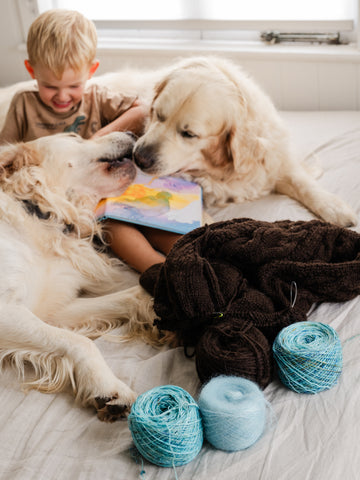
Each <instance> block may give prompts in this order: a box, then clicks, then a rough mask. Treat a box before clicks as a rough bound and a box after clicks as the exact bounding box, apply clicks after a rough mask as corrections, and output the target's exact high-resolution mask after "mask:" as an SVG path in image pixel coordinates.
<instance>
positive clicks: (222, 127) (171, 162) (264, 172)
mask: <svg viewBox="0 0 360 480" xmlns="http://www.w3.org/2000/svg"><path fill="white" fill-rule="evenodd" d="M134 157H135V162H136V163H137V165H138V166H139V167H140V168H141V169H142V170H144V171H145V172H147V173H150V174H153V175H174V174H175V175H180V176H182V177H184V178H187V179H189V180H193V181H195V182H197V183H199V184H200V185H201V186H202V188H203V196H204V202H205V205H206V206H210V205H225V204H227V203H229V202H243V201H245V200H253V199H256V198H258V197H260V196H262V195H266V194H268V193H269V192H272V191H275V192H278V193H282V194H285V195H288V196H290V197H292V198H294V199H296V200H298V201H299V202H300V203H302V204H303V205H305V206H306V207H307V208H308V209H309V210H311V211H312V212H313V213H315V214H316V215H317V216H319V217H320V218H322V219H324V220H326V221H329V222H333V223H335V224H338V225H340V226H350V225H354V224H356V222H357V218H356V215H355V213H354V212H353V211H352V210H351V209H350V207H349V206H347V205H346V204H345V202H343V201H342V200H341V199H340V198H338V197H337V196H335V195H333V194H331V193H329V192H327V191H325V190H324V189H323V188H322V187H321V186H320V185H319V183H318V182H317V181H316V180H315V179H314V178H313V177H312V175H311V174H310V173H308V172H307V171H306V170H305V168H304V167H303V166H302V165H301V163H300V162H299V161H297V159H296V158H295V155H294V152H293V151H292V147H291V144H290V141H289V135H288V132H287V130H286V128H285V126H284V124H283V122H282V120H281V119H280V116H279V115H278V113H277V111H276V109H275V107H274V106H273V104H272V102H271V101H270V99H269V98H268V97H267V96H266V95H265V94H264V93H263V92H262V91H261V89H260V88H259V87H258V86H257V85H256V84H255V83H254V82H253V81H252V80H251V79H250V78H249V77H248V76H247V75H246V74H245V73H244V72H243V71H242V70H241V69H240V68H239V67H237V66H235V65H234V64H233V63H231V62H229V61H227V60H223V59H220V58H212V57H210V58H190V59H187V60H184V61H182V62H180V63H178V64H176V65H174V66H173V67H172V68H170V69H169V71H168V72H167V73H166V74H165V75H163V77H162V78H161V80H159V81H158V83H157V84H156V86H155V90H154V95H153V100H152V102H151V109H150V119H149V122H148V125H147V128H146V131H145V134H144V135H143V136H142V137H141V138H140V139H139V140H138V141H137V143H136V145H135V150H134Z"/></svg>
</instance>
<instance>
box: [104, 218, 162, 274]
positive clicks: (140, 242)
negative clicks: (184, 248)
mask: <svg viewBox="0 0 360 480" xmlns="http://www.w3.org/2000/svg"><path fill="white" fill-rule="evenodd" d="M106 232H107V241H108V242H109V244H110V248H111V249H112V251H113V252H114V253H115V254H116V255H117V256H118V257H119V258H121V259H122V260H123V261H124V262H126V263H127V264H128V265H130V266H131V267H133V268H135V269H136V270H137V271H138V272H140V273H142V272H144V271H145V270H147V269H148V268H149V267H151V265H154V264H155V263H160V262H163V261H164V260H165V258H164V256H163V255H162V254H161V253H159V252H158V251H156V250H155V249H154V248H153V247H152V246H151V244H150V242H149V240H148V239H147V238H145V236H144V235H143V234H142V232H141V231H140V230H138V229H137V228H136V227H134V226H133V225H130V224H128V223H124V222H119V221H117V220H108V221H107V222H106Z"/></svg>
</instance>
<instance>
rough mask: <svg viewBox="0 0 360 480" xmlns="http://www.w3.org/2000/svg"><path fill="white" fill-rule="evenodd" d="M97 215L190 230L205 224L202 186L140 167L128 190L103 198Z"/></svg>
mask: <svg viewBox="0 0 360 480" xmlns="http://www.w3.org/2000/svg"><path fill="white" fill-rule="evenodd" d="M95 215H96V218H97V219H99V220H102V219H106V218H112V219H115V220H121V221H124V222H130V223H135V224H138V225H145V226H148V227H153V228H158V229H160V230H168V231H170V232H175V233H182V234H184V233H188V232H190V231H191V230H193V229H194V228H197V227H200V225H201V220H202V193H201V187H200V186H199V185H197V184H196V183H192V182H189V181H186V180H183V179H181V178H175V177H153V176H151V175H147V174H145V173H143V172H141V171H140V170H137V175H136V178H135V180H134V181H133V183H132V184H131V185H130V186H129V187H128V188H127V189H126V191H125V192H124V193H123V194H121V195H119V196H118V197H111V198H105V199H103V200H101V201H100V202H99V204H98V205H97V207H96V210H95Z"/></svg>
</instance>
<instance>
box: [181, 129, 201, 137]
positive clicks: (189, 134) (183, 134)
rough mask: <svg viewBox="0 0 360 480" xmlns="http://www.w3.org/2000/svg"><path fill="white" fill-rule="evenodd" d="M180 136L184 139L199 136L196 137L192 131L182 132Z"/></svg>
mask: <svg viewBox="0 0 360 480" xmlns="http://www.w3.org/2000/svg"><path fill="white" fill-rule="evenodd" d="M180 135H181V136H182V137H183V138H197V135H195V133H193V132H190V130H181V132H180Z"/></svg>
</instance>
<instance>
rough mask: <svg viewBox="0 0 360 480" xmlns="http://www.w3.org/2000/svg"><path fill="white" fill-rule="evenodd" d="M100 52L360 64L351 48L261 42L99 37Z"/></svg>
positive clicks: (353, 49)
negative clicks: (230, 56) (222, 55)
mask: <svg viewBox="0 0 360 480" xmlns="http://www.w3.org/2000/svg"><path fill="white" fill-rule="evenodd" d="M98 52H99V53H106V54H126V55H134V56H140V55H144V54H146V55H148V54H151V55H155V56H169V55H181V54H184V55H185V54H189V53H191V54H199V55H204V54H211V53H213V54H228V55H239V56H241V57H243V58H247V57H248V58H249V59H252V60H269V59H271V60H287V61H289V60H290V61H291V60H292V61H299V60H306V61H325V62H326V61H334V60H335V61H339V62H347V63H349V62H351V63H360V50H359V49H358V48H357V47H356V45H354V44H349V45H313V44H311V45H306V44H302V45H298V44H275V45H267V44H264V43H261V42H243V41H242V42H235V41H233V42H232V41H218V40H216V41H213V40H194V39H192V40H184V39H179V40H176V39H161V40H154V39H144V38H142V39H119V38H117V39H108V38H107V39H104V38H101V37H100V38H99V44H98Z"/></svg>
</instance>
